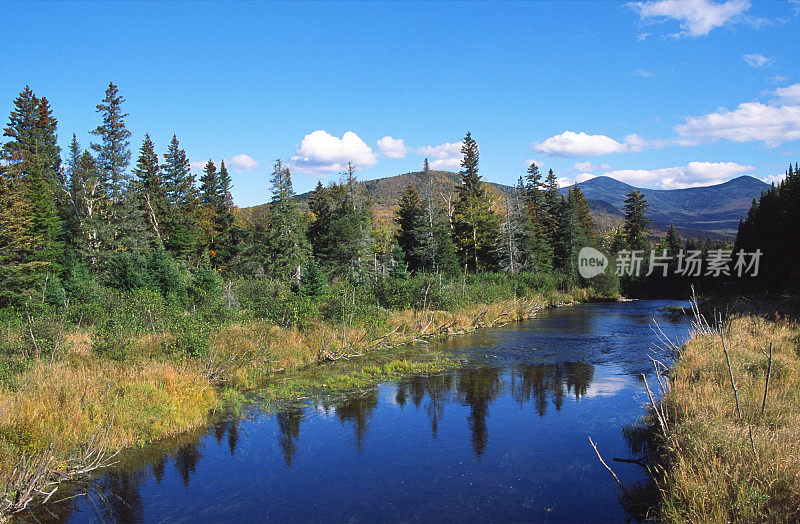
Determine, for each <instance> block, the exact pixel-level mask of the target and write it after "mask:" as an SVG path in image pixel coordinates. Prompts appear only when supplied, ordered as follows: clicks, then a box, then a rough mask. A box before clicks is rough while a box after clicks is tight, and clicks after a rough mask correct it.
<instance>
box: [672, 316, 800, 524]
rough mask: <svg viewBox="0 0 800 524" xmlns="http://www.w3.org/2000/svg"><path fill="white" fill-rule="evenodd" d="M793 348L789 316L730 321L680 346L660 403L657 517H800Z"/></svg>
mask: <svg viewBox="0 0 800 524" xmlns="http://www.w3.org/2000/svg"><path fill="white" fill-rule="evenodd" d="M712 324H713V323H712ZM799 342H800V326H798V324H797V322H796V321H794V320H789V319H786V318H777V319H775V320H766V319H765V318H763V317H760V316H755V315H734V316H733V317H732V318H731V319H730V320H728V321H727V322H725V323H721V324H719V325H717V326H713V327H712V329H710V330H705V332H698V333H696V334H695V335H694V336H693V337H692V338H691V339H690V340H689V341H688V342H687V343H686V344H685V346H684V347H683V348H682V349H681V351H680V355H679V358H678V360H677V362H676V364H675V366H674V368H673V369H672V371H671V373H670V374H669V377H670V389H669V392H668V394H667V395H666V396H665V397H664V398H663V399H662V402H661V406H662V409H663V411H664V413H665V415H666V418H667V420H668V421H669V425H670V427H669V430H668V432H667V436H666V438H665V440H664V444H663V447H662V450H663V451H664V453H665V457H664V458H665V460H664V461H663V464H665V469H664V470H661V471H659V472H658V473H657V474H656V481H657V485H658V487H659V490H660V492H661V505H660V517H661V518H662V519H663V520H665V521H668V522H720V523H721V522H768V521H770V522H772V521H774V522H798V521H800V346H799V345H798V344H799ZM725 350H727V353H728V356H727V357H726V355H725ZM770 354H771V355H772V357H771V358H770ZM770 361H771V362H770ZM728 362H730V366H729V365H728ZM731 377H732V378H733V382H732V381H731ZM768 377H769V378H768ZM767 382H769V384H768V385H767ZM734 384H735V388H734ZM765 391H766V396H765ZM737 397H738V398H737ZM737 404H738V408H737ZM762 407H763V409H762Z"/></svg>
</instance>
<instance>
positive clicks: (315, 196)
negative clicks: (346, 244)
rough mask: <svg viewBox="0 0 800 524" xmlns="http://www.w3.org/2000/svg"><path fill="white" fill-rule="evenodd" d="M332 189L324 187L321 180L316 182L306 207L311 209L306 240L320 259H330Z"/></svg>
mask: <svg viewBox="0 0 800 524" xmlns="http://www.w3.org/2000/svg"><path fill="white" fill-rule="evenodd" d="M331 193H332V191H331V190H330V189H326V188H325V187H324V186H323V185H322V182H317V186H316V187H315V188H314V191H312V192H311V198H309V200H308V209H309V211H311V216H312V220H311V224H310V225H309V227H308V235H307V236H308V241H309V243H310V244H311V248H312V251H313V253H314V256H315V258H317V259H318V260H322V261H325V262H327V261H329V260H331V259H332V252H331V249H330V247H331V244H330V240H331V238H330V227H329V226H330V221H331V219H332V218H333V216H332V214H333V206H332V198H331V197H332V195H331Z"/></svg>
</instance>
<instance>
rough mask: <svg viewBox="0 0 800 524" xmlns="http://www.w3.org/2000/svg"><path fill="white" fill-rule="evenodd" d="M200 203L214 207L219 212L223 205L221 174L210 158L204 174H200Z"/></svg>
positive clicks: (204, 168)
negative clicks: (220, 191) (220, 190)
mask: <svg viewBox="0 0 800 524" xmlns="http://www.w3.org/2000/svg"><path fill="white" fill-rule="evenodd" d="M200 204H201V205H203V206H206V207H208V208H210V209H213V210H214V212H217V211H218V210H219V209H220V208H222V207H223V203H222V198H221V195H220V194H219V175H217V166H215V165H214V162H212V161H211V160H209V161H208V162H206V165H205V167H203V174H202V176H200Z"/></svg>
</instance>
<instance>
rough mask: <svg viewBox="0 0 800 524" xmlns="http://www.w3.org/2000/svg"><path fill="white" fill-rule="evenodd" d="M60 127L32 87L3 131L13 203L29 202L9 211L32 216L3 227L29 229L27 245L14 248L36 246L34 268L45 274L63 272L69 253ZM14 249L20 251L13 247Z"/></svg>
mask: <svg viewBox="0 0 800 524" xmlns="http://www.w3.org/2000/svg"><path fill="white" fill-rule="evenodd" d="M56 127H57V121H56V119H55V117H54V116H53V114H52V110H51V109H50V104H49V102H48V101H47V99H46V98H38V97H37V96H36V95H35V94H34V93H33V91H32V90H31V89H30V87H28V86H26V87H25V89H24V90H23V91H22V92H21V93H20V94H19V96H18V97H17V98H16V99H15V100H14V108H13V109H12V111H11V114H10V115H9V121H8V125H7V126H6V127H5V129H4V130H3V135H4V136H6V137H8V138H10V140H9V141H8V142H6V143H5V144H3V147H2V149H1V150H0V165H2V167H3V170H2V171H3V174H2V176H3V177H4V178H6V184H5V187H6V190H7V191H9V195H8V197H9V198H13V199H14V200H24V202H22V201H15V202H11V201H9V202H7V203H6V205H7V207H6V210H7V211H9V212H10V210H11V209H16V210H22V209H25V210H26V211H25V212H26V215H27V216H26V217H24V218H22V217H20V220H21V222H20V220H16V219H13V217H12V216H11V215H5V216H6V219H7V220H12V222H15V223H13V224H0V226H2V227H8V228H10V229H11V230H15V231H17V232H19V233H22V230H20V229H19V227H18V226H19V224H20V223H22V222H24V223H25V224H26V229H25V230H24V236H25V237H26V239H25V240H21V243H17V242H12V243H11V244H13V245H14V246H17V247H19V246H21V245H25V246H30V248H31V250H30V252H29V254H30V256H31V257H32V261H31V262H35V264H34V265H35V266H36V267H38V269H39V271H40V273H41V274H45V273H52V272H58V271H59V270H60V265H59V263H60V260H61V257H62V255H63V247H64V246H63V241H64V237H63V236H62V231H63V223H62V213H65V212H66V211H67V208H66V206H65V201H64V197H65V196H66V195H65V194H64V186H63V183H62V177H61V171H60V167H61V158H60V149H59V147H58V145H57V136H56ZM2 247H3V246H0V248H2ZM8 249H16V248H14V247H12V246H11V245H10V246H9V247H8ZM13 258H14V257H13V256H12V259H13ZM30 267H33V266H30Z"/></svg>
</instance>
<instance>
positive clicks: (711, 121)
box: [674, 86, 800, 147]
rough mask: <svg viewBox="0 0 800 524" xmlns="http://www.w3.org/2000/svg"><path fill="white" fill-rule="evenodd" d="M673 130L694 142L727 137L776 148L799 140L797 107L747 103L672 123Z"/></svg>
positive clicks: (798, 108) (787, 92)
mask: <svg viewBox="0 0 800 524" xmlns="http://www.w3.org/2000/svg"><path fill="white" fill-rule="evenodd" d="M792 87H793V86H792ZM787 89H788V88H787ZM785 93H786V94H787V96H788V95H789V94H790V93H789V91H786V92H785ZM674 130H675V132H676V133H678V135H680V136H681V137H683V138H684V139H687V140H688V141H689V142H693V143H699V142H701V141H715V140H718V139H726V140H732V141H734V142H759V141H760V142H764V144H766V145H767V146H768V147H776V146H778V145H780V144H783V143H784V142H790V141H792V140H798V139H800V106H792V105H786V106H774V105H765V104H762V103H760V102H746V103H743V104H739V107H737V108H736V109H735V110H733V111H730V110H728V109H725V108H722V109H720V110H718V111H716V112H714V113H709V114H706V115H703V116H698V117H690V118H687V119H686V123H684V124H679V125H676V126H674Z"/></svg>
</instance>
